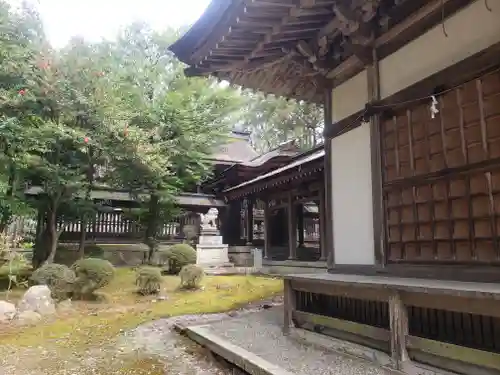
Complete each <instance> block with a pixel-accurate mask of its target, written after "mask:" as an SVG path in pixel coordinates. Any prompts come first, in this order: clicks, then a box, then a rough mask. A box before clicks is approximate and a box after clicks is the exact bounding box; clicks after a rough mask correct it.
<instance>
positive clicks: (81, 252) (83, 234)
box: [78, 147, 95, 259]
mask: <svg viewBox="0 0 500 375" xmlns="http://www.w3.org/2000/svg"><path fill="white" fill-rule="evenodd" d="M88 155H89V166H88V168H87V182H88V184H89V185H88V187H87V191H86V193H85V201H86V202H89V201H90V197H91V194H92V188H93V186H94V169H95V167H94V164H93V163H92V158H93V156H94V151H93V149H92V147H89V151H88ZM88 221H89V220H88V213H87V212H85V213H84V214H83V215H82V219H81V224H82V225H81V227H80V242H79V243H78V257H79V258H80V259H82V258H83V257H84V256H85V241H86V238H87V223H88Z"/></svg>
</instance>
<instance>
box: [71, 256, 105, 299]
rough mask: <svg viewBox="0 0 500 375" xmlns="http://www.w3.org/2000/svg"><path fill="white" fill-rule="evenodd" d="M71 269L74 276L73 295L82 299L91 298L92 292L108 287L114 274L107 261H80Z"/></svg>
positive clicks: (96, 259) (92, 259)
mask: <svg viewBox="0 0 500 375" xmlns="http://www.w3.org/2000/svg"><path fill="white" fill-rule="evenodd" d="M71 268H72V269H73V270H74V272H75V275H76V281H75V284H74V285H75V286H74V294H75V295H76V296H77V297H78V298H82V299H85V298H89V297H92V295H93V293H94V291H96V290H97V289H99V288H102V287H104V286H106V285H108V284H109V283H110V282H111V280H113V277H114V274H115V268H114V267H113V265H112V264H111V263H110V262H109V261H107V260H104V259H98V258H86V259H80V260H78V261H76V262H75V263H74V264H73V265H72V266H71Z"/></svg>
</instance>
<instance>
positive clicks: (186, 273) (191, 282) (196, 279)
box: [179, 264, 205, 289]
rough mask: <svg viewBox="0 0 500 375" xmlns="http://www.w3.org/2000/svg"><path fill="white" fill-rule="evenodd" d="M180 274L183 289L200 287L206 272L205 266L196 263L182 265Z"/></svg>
mask: <svg viewBox="0 0 500 375" xmlns="http://www.w3.org/2000/svg"><path fill="white" fill-rule="evenodd" d="M179 276H180V277H181V285H180V288H181V289H199V288H200V286H201V280H203V277H204V276H205V272H204V271H203V268H201V267H199V266H197V265H195V264H188V265H187V266H184V267H182V270H181V272H180V273H179Z"/></svg>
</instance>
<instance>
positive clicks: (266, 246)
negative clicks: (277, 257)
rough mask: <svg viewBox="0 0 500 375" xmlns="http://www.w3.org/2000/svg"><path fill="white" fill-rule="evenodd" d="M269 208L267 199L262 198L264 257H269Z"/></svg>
mask: <svg viewBox="0 0 500 375" xmlns="http://www.w3.org/2000/svg"><path fill="white" fill-rule="evenodd" d="M270 218H271V215H270V210H269V201H268V200H267V199H266V200H264V259H269V249H270V248H271V246H270V245H271V231H270V224H271V223H270V222H269V221H270Z"/></svg>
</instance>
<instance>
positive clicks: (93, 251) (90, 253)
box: [84, 244, 104, 258]
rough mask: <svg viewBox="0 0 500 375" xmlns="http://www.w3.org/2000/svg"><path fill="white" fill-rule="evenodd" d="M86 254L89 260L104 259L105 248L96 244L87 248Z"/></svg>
mask: <svg viewBox="0 0 500 375" xmlns="http://www.w3.org/2000/svg"><path fill="white" fill-rule="evenodd" d="M84 252H85V257H88V258H103V257H104V250H103V248H102V247H100V246H97V245H95V244H92V245H87V246H85V249H84Z"/></svg>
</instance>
